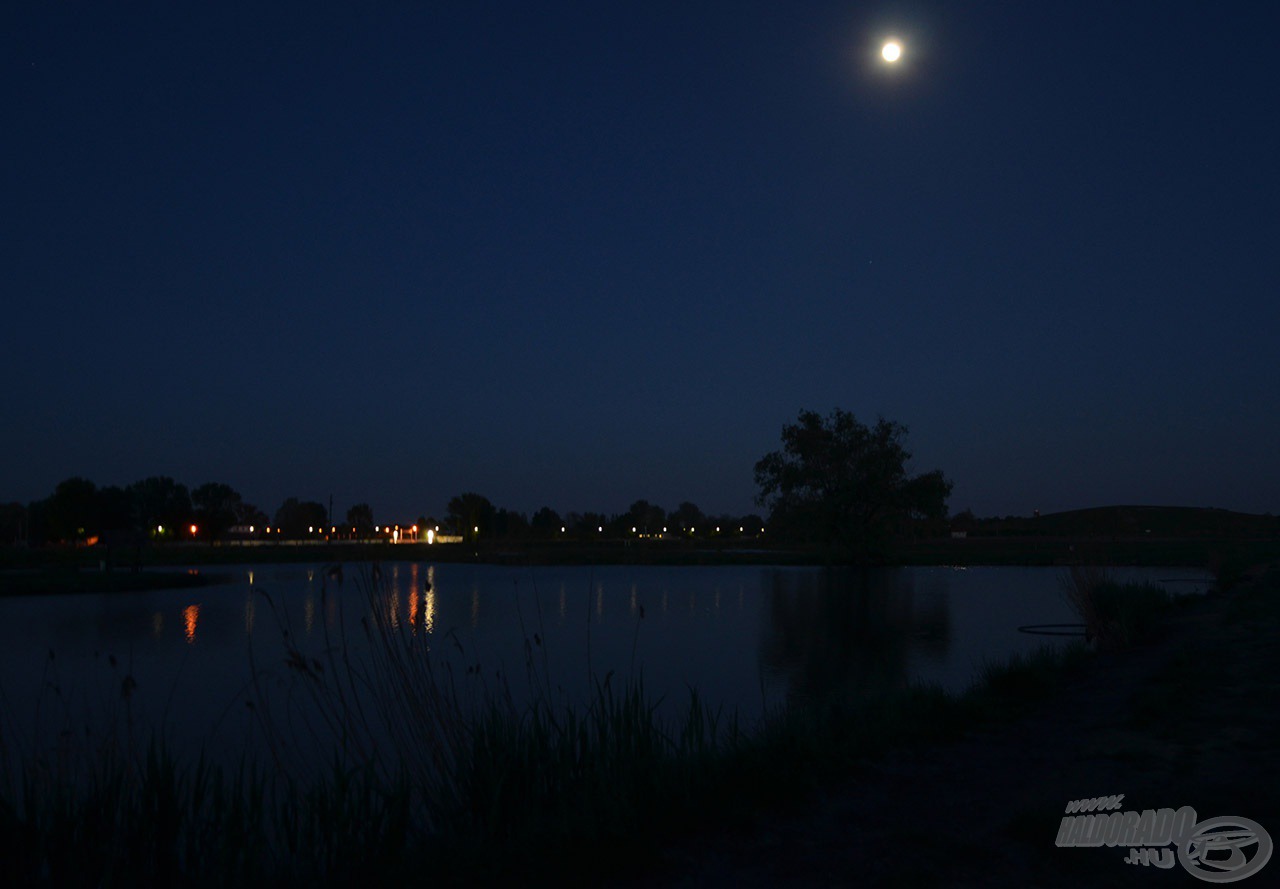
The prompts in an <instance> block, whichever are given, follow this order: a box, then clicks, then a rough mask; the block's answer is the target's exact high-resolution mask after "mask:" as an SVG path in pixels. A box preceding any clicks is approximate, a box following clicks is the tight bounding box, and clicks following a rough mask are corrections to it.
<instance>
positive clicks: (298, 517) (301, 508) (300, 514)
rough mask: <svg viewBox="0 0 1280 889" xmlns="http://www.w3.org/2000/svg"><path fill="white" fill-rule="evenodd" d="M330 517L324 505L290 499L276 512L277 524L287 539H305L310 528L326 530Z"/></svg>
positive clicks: (295, 498)
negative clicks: (326, 522)
mask: <svg viewBox="0 0 1280 889" xmlns="http://www.w3.org/2000/svg"><path fill="white" fill-rule="evenodd" d="M328 515H329V512H328V510H327V509H325V507H324V504H323V503H317V502H315V501H314V500H307V501H306V502H299V500H298V498H297V497H290V498H288V499H287V500H285V502H284V503H282V504H280V508H279V509H277V510H276V518H275V524H276V526H277V527H278V528H280V532H281V534H282V535H283V536H285V537H295V538H296V537H305V536H306V535H307V534H308V533H309V532H308V530H307V529H308V528H325V521H326V520H327V518H328ZM326 530H327V528H326Z"/></svg>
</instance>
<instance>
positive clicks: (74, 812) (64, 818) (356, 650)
mask: <svg viewBox="0 0 1280 889" xmlns="http://www.w3.org/2000/svg"><path fill="white" fill-rule="evenodd" d="M384 592H385V591H384V590H381V589H380V588H379V586H378V584H377V583H374V582H370V581H367V582H366V583H365V585H364V593H365V595H364V597H363V614H362V616H361V617H360V618H359V619H353V620H352V621H351V622H349V623H348V622H347V621H346V619H345V618H343V619H341V620H339V622H338V625H337V629H336V630H335V631H334V632H333V635H331V636H325V637H324V639H323V640H322V642H323V645H322V649H321V650H320V651H319V652H317V653H311V652H307V651H304V650H303V649H302V648H301V646H300V645H299V644H298V643H297V641H296V638H295V637H294V636H293V634H292V633H291V632H290V629H289V625H288V620H287V618H286V617H285V616H284V615H283V614H282V613H279V612H277V620H278V621H279V624H278V625H279V628H280V632H281V634H282V638H283V639H284V640H285V646H284V663H285V665H286V670H287V675H288V676H289V677H290V678H291V683H290V695H291V697H289V698H286V699H285V700H284V701H272V700H271V699H270V696H269V695H268V691H269V690H270V688H271V687H272V684H271V683H268V682H266V681H265V679H264V675H265V673H266V672H267V670H266V667H265V666H263V665H255V682H254V684H253V688H254V695H253V697H254V700H253V702H252V703H253V704H254V711H255V713H257V715H258V718H259V722H260V725H261V727H262V729H263V734H264V737H265V738H266V740H267V744H266V746H265V750H266V751H267V753H266V754H265V755H266V760H265V761H245V760H241V761H240V763H239V764H238V765H235V766H233V767H223V766H216V765H213V764H212V763H211V762H210V760H208V759H207V758H205V757H204V756H203V755H197V756H196V757H195V758H194V759H183V758H181V757H179V756H177V755H176V754H175V753H174V752H173V751H172V749H171V748H170V747H169V745H167V744H166V743H165V741H164V739H163V737H162V736H155V735H151V736H149V737H148V740H147V741H146V742H145V743H142V744H139V743H137V742H136V739H137V738H138V737H139V735H140V734H141V733H140V732H138V731H137V730H136V727H133V728H131V729H130V730H129V731H127V732H126V731H121V732H119V733H118V734H115V735H110V733H107V734H105V735H102V736H99V735H94V736H93V737H94V739H95V740H94V741H93V742H91V743H89V742H82V741H81V740H80V739H81V738H82V737H86V736H84V735H83V734H81V735H77V734H74V733H73V736H72V737H65V736H59V737H58V739H56V742H55V743H53V744H52V745H50V746H48V747H44V748H33V749H30V750H28V751H26V752H25V753H19V754H17V755H15V751H14V746H13V745H12V744H11V743H9V741H8V740H7V739H6V736H5V735H3V734H0V755H4V759H3V761H0V860H3V861H5V862H6V864H7V865H8V870H7V871H6V876H7V877H11V879H12V880H13V881H14V884H16V885H24V884H36V885H39V884H44V885H85V886H96V885H102V886H105V885H177V884H181V885H192V886H203V885H211V886H212V885H219V886H223V885H227V884H230V883H235V884H241V885H245V886H253V885H266V884H270V885H273V886H294V885H297V886H303V885H305V886H308V887H315V886H327V885H347V884H350V883H352V882H355V881H357V880H359V881H361V882H368V883H377V884H379V885H416V884H418V883H420V882H421V881H422V879H423V875H424V873H427V874H429V875H430V876H431V878H432V881H433V882H437V883H440V884H453V883H458V884H463V883H472V884H473V883H475V882H492V881H495V880H503V879H512V878H516V877H520V876H521V875H522V874H523V875H525V878H527V874H530V873H539V874H542V875H543V876H545V877H546V878H547V879H552V878H554V879H558V880H560V881H562V882H575V881H581V880H588V879H599V878H601V876H602V875H605V874H607V873H608V872H609V871H610V869H615V870H616V868H618V867H619V866H620V865H619V863H620V862H625V863H626V866H628V867H634V866H639V865H640V864H642V863H643V862H644V860H645V857H646V856H649V855H651V854H652V853H653V850H654V849H655V848H657V847H658V846H659V845H660V844H661V843H662V841H663V839H664V838H665V837H668V836H670V835H672V834H673V833H677V832H679V831H681V830H683V829H686V828H694V827H696V826H697V825H699V824H701V823H705V822H706V821H708V820H715V821H719V822H734V821H739V820H742V819H749V818H751V817H752V816H753V814H754V813H756V812H759V811H763V810H767V809H769V808H770V807H772V806H774V805H777V804H779V803H786V802H788V801H796V800H799V799H801V798H803V795H804V794H805V793H806V792H807V791H808V790H810V789H812V788H814V787H817V786H819V785H822V784H826V783H829V782H830V781H832V780H835V779H839V778H841V777H847V776H850V775H852V774H854V772H855V770H856V769H857V768H858V766H859V765H860V764H861V763H863V762H865V761H866V760H868V759H871V758H874V757H876V756H879V755H881V754H882V753H884V752H885V751H887V750H890V749H894V748H897V747H901V746H903V745H910V744H920V743H927V742H929V741H932V740H935V739H938V738H942V737H949V736H953V735H955V734H957V733H959V732H961V731H963V730H964V729H965V728H966V727H969V726H971V725H973V724H974V723H975V722H976V721H981V720H985V719H989V718H992V716H993V714H994V715H1000V714H1002V713H1004V712H1011V708H1012V707H1014V706H1015V705H1019V702H1023V701H1025V699H1027V698H1028V697H1029V696H1032V695H1034V694H1037V693H1039V692H1042V691H1044V690H1045V689H1046V688H1048V687H1049V685H1050V684H1051V683H1050V682H1049V679H1048V677H1051V676H1052V674H1053V671H1054V670H1055V669H1057V668H1060V667H1062V666H1063V665H1064V664H1067V663H1069V662H1070V661H1071V658H1072V657H1074V656H1075V655H1071V654H1063V653H1061V652H1059V653H1056V654H1050V653H1045V654H1042V655H1037V656H1035V657H1032V658H1024V659H1015V660H1014V661H1012V662H1010V663H1009V664H1007V665H1003V666H1001V665H987V666H986V667H985V668H984V669H983V671H982V679H983V682H984V683H985V684H984V686H983V687H982V688H979V689H977V690H975V691H974V692H971V693H969V694H966V695H961V696H951V695H947V694H945V693H943V692H942V691H941V690H939V689H937V688H935V687H926V686H913V687H911V688H908V689H904V690H901V691H899V692H897V693H893V694H883V695H877V696H874V697H866V698H858V699H845V700H832V701H823V702H812V703H810V704H808V705H805V706H793V707H788V708H781V709H778V710H775V711H772V712H771V713H769V714H768V715H767V716H766V717H765V718H764V719H762V720H761V721H760V722H759V723H758V724H753V725H744V724H743V723H742V721H741V720H739V719H738V718H737V717H736V716H735V715H734V714H725V713H722V712H721V711H719V710H718V709H716V708H713V707H711V706H709V705H708V704H707V703H706V702H705V701H704V700H702V698H701V697H700V696H699V695H698V693H697V692H696V690H693V689H690V690H689V692H688V700H687V702H686V705H685V706H684V707H683V708H681V709H680V711H679V712H678V713H676V714H675V715H671V716H664V715H663V714H664V713H669V712H670V710H669V708H667V707H666V706H665V705H664V703H663V701H662V700H660V699H655V698H654V696H653V695H652V694H651V693H650V692H649V691H648V690H647V689H646V688H645V685H644V679H643V676H642V675H639V674H637V675H635V676H632V677H628V678H620V677H618V676H616V675H614V674H612V673H609V674H605V675H604V676H597V677H594V680H593V683H592V688H591V693H590V694H589V696H588V699H587V700H586V701H585V702H580V703H578V704H572V703H570V702H567V701H564V700H557V699H556V698H555V696H554V695H553V694H552V691H551V689H552V687H553V683H552V682H551V681H550V679H549V677H548V676H547V675H546V669H547V667H546V663H547V661H546V658H545V652H543V651H540V648H541V646H542V644H543V643H542V635H541V633H540V632H535V633H533V634H532V636H531V637H530V638H529V639H527V641H526V643H525V648H524V655H525V669H526V671H527V672H528V674H529V679H530V688H531V689H532V690H533V693H532V694H531V696H530V698H529V699H528V703H525V704H519V705H518V704H516V703H515V696H514V695H513V694H512V692H511V688H510V686H509V684H508V680H507V679H505V678H504V679H495V680H494V681H493V682H492V683H491V684H490V683H489V682H488V679H487V677H488V676H489V675H491V674H490V672H489V671H487V670H481V669H480V667H479V665H475V666H473V667H469V668H467V670H466V671H465V673H464V674H463V675H461V676H457V675H455V674H454V672H453V671H452V670H451V669H450V668H449V667H447V666H446V665H444V664H443V662H442V661H441V659H440V658H439V652H438V651H436V650H434V649H433V648H432V647H431V644H435V643H431V644H428V643H429V642H430V638H429V637H428V636H427V635H426V634H423V633H417V634H415V633H413V632H411V630H410V628H408V627H406V626H405V625H403V624H397V622H396V620H395V619H393V615H392V613H391V611H390V610H389V609H388V606H387V602H388V601H389V598H390V597H388V596H386V595H384V594H383V593H384ZM268 601H269V598H268ZM357 639H360V640H362V644H360V645H356V644H354V642H355V641H356V640H357ZM436 641H437V642H438V641H439V640H438V639H437V640H436ZM447 644H450V645H455V646H458V647H459V648H461V644H460V643H459V642H458V640H457V639H456V638H451V639H449V640H448V643H447ZM461 654H462V655H463V660H464V661H465V660H466V658H465V655H466V654H467V653H466V652H465V651H463V652H461ZM1028 677H1032V678H1028ZM984 688H985V689H986V690H985V691H984V690H983V689H984ZM122 693H124V690H123V687H122ZM290 700H292V702H293V703H294V704H295V705H296V706H294V707H293V708H292V709H291V708H290V707H289V706H285V705H287V704H288V703H289V701H290ZM121 703H122V706H121V707H118V708H117V709H116V710H115V711H114V713H113V715H112V718H113V719H114V720H115V721H116V724H117V725H120V726H124V725H126V724H128V718H127V715H128V707H127V699H125V700H123V701H122V702H121ZM1002 708H1003V709H1002ZM0 729H2V726H0ZM108 736H110V737H111V738H113V740H112V741H111V742H109V743H107V742H103V741H101V740H99V739H100V738H105V737H108ZM6 744H8V746H6Z"/></svg>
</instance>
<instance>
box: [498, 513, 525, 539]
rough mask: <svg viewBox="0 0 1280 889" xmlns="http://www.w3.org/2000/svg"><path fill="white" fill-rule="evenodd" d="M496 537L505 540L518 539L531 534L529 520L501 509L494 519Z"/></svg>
mask: <svg viewBox="0 0 1280 889" xmlns="http://www.w3.org/2000/svg"><path fill="white" fill-rule="evenodd" d="M493 530H494V535H495V536H497V537H501V538H503V539H518V538H521V537H525V536H527V535H528V533H529V520H528V519H526V518H525V517H524V516H523V515H521V514H520V513H518V512H512V511H511V510H507V509H499V510H498V511H497V513H495V514H494V517H493Z"/></svg>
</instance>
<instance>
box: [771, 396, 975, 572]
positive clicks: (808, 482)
mask: <svg viewBox="0 0 1280 889" xmlns="http://www.w3.org/2000/svg"><path fill="white" fill-rule="evenodd" d="M906 434H907V428H906V427H905V426H903V425H901V424H899V423H893V422H890V421H888V420H885V419H884V418H883V417H882V418H880V419H879V420H878V421H877V422H876V425H875V426H874V427H868V426H865V425H863V424H862V423H859V422H858V421H857V419H856V418H855V417H854V416H853V414H851V413H848V412H847V411H842V410H839V409H836V410H835V411H833V412H832V414H831V415H830V416H829V417H827V418H825V419H824V418H823V417H822V416H820V415H819V414H817V413H816V412H814V411H803V410H802V411H801V412H800V416H799V420H798V422H797V423H795V424H794V425H792V424H788V425H785V426H783V427H782V444H783V447H782V450H780V451H773V452H771V453H769V454H766V455H765V456H764V457H763V458H761V459H760V461H759V462H758V463H756V466H755V477H756V484H757V485H759V486H760V493H759V495H758V496H757V498H756V502H758V503H759V504H761V505H762V506H769V507H770V515H769V524H770V527H771V528H774V529H776V530H778V531H780V532H783V533H788V534H792V535H796V536H800V537H805V538H808V539H812V540H817V541H820V542H821V543H823V544H825V545H826V546H828V547H830V548H833V549H835V548H839V549H843V550H845V551H846V552H848V553H849V554H850V555H853V556H855V557H858V558H867V557H872V556H875V555H879V554H880V553H881V552H882V550H883V547H884V545H885V543H886V542H887V540H888V539H889V538H890V537H891V536H892V535H893V534H895V533H898V532H900V531H902V530H903V529H904V527H905V526H906V524H907V523H908V522H909V521H911V520H913V519H921V518H931V519H940V518H943V517H945V516H946V514H947V513H946V501H947V497H948V496H950V494H951V482H949V481H947V480H946V478H945V477H944V476H943V475H942V473H941V472H940V471H938V470H934V471H933V472H928V473H925V474H923V475H917V476H914V477H908V475H907V470H906V463H907V461H908V460H909V459H910V458H911V455H910V453H908V452H907V450H906V448H904V447H903V445H902V441H903V439H904V438H905V437H906Z"/></svg>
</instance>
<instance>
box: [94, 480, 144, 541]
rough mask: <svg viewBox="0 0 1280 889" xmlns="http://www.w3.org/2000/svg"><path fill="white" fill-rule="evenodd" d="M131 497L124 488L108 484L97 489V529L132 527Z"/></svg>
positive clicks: (126, 528) (119, 529)
mask: <svg viewBox="0 0 1280 889" xmlns="http://www.w3.org/2000/svg"><path fill="white" fill-rule="evenodd" d="M134 524H135V523H134V518H133V498H132V497H130V496H129V493H128V492H127V491H126V490H125V489H124V488H120V487H117V486H115V485H109V486H107V487H105V488H99V489H98V530H99V531H127V530H129V529H131V528H133V527H134Z"/></svg>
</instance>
